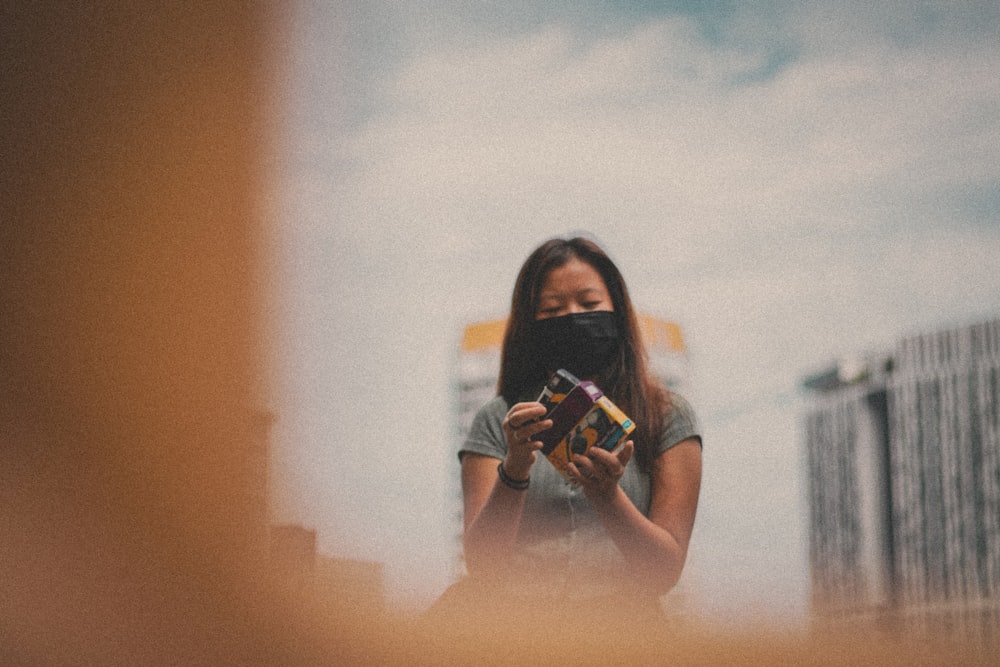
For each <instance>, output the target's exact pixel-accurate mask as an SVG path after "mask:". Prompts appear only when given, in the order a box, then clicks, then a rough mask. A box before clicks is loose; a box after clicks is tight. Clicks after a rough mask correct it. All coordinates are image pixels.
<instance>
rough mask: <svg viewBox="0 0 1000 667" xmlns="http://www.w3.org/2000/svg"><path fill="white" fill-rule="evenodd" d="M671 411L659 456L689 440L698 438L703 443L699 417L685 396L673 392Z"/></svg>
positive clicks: (661, 441) (658, 450) (661, 439)
mask: <svg viewBox="0 0 1000 667" xmlns="http://www.w3.org/2000/svg"><path fill="white" fill-rule="evenodd" d="M670 402H671V411H670V415H669V421H668V422H667V428H666V430H665V431H664V432H663V437H662V438H660V446H659V448H658V449H657V452H656V453H657V454H662V453H663V452H665V451H667V450H668V449H670V448H671V447H673V446H675V445H678V444H680V443H681V442H683V441H685V440H687V439H688V438H697V439H698V442H699V443H701V425H700V424H699V423H698V417H697V415H695V413H694V408H692V407H691V404H690V403H688V402H687V399H685V398H684V397H683V396H681V395H680V394H677V393H673V392H671V394H670Z"/></svg>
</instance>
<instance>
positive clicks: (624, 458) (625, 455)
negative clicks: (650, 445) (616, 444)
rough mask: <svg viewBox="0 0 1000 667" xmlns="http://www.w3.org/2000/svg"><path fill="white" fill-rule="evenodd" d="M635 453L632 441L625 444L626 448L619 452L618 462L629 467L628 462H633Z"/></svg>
mask: <svg viewBox="0 0 1000 667" xmlns="http://www.w3.org/2000/svg"><path fill="white" fill-rule="evenodd" d="M634 451H635V445H633V444H632V441H631V440H629V441H628V442H626V443H625V446H624V447H622V448H621V449H619V450H618V462H619V463H621V464H622V466H623V467H624V466H627V465H628V462H629V461H631V460H632V452H634Z"/></svg>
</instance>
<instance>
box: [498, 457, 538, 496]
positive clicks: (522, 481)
mask: <svg viewBox="0 0 1000 667" xmlns="http://www.w3.org/2000/svg"><path fill="white" fill-rule="evenodd" d="M497 475H498V476H499V478H500V482H501V483H503V485H504V486H507V487H509V488H511V489H514V490H515V491H525V490H527V488H528V483H529V482H530V481H531V480H530V479H529V478H528V477H527V476H525V477H514V476H512V475H511V474H510V473H508V472H507V470H506V469H505V468H504V463H503V461H501V462H500V463H498V464H497Z"/></svg>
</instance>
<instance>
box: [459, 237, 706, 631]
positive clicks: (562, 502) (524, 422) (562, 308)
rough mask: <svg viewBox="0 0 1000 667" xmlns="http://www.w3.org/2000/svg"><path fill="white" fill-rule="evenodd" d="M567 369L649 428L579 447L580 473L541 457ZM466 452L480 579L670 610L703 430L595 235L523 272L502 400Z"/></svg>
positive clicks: (516, 592) (525, 590) (526, 593)
mask: <svg viewBox="0 0 1000 667" xmlns="http://www.w3.org/2000/svg"><path fill="white" fill-rule="evenodd" d="M558 368H565V369H566V370H569V371H570V372H571V373H573V374H574V375H576V376H577V377H579V378H581V379H589V380H592V381H593V382H594V383H595V384H596V385H597V386H598V387H600V388H601V389H602V391H603V392H604V393H605V395H607V396H608V397H609V398H610V399H611V400H612V401H613V402H614V403H615V404H616V405H617V406H618V407H620V408H621V409H622V410H623V411H624V412H625V414H627V415H628V416H629V417H631V418H632V419H633V421H634V422H635V423H636V425H637V426H636V429H635V431H633V433H632V439H631V440H630V441H629V442H627V443H626V444H625V445H624V447H622V448H621V449H620V450H619V451H618V452H617V453H616V454H612V453H610V452H607V451H605V450H603V449H600V448H592V449H591V450H590V451H589V452H588V454H587V455H586V456H580V455H575V456H574V458H573V463H572V464H571V465H570V469H569V474H570V478H571V480H570V481H566V480H565V479H564V478H563V477H562V476H561V475H560V474H559V473H558V472H557V471H556V470H555V469H554V468H553V466H552V465H551V464H550V463H549V462H548V461H546V460H543V459H544V457H543V456H540V455H539V453H538V451H539V449H540V448H541V443H540V442H539V441H538V434H539V433H541V432H542V431H544V430H545V429H547V428H549V427H550V426H551V425H552V422H551V420H546V419H542V418H543V417H544V415H545V408H544V407H543V406H542V405H541V404H539V403H538V402H536V400H535V399H536V398H537V396H538V394H539V392H540V390H541V388H542V386H543V385H544V383H545V381H546V380H547V379H548V377H549V375H550V374H551V373H552V372H553V371H555V370H556V369H558ZM459 457H460V460H461V465H462V493H463V499H464V527H465V531H464V547H465V561H466V566H467V568H468V570H469V574H470V579H472V580H473V581H475V580H479V581H484V582H485V581H488V582H491V590H492V591H494V592H496V591H499V592H500V593H501V594H502V595H503V597H504V598H505V599H506V600H508V601H515V602H525V603H536V604H540V605H543V606H548V605H551V604H556V605H559V604H562V603H567V602H571V603H580V604H583V603H590V604H592V605H593V606H594V608H595V609H601V608H606V605H607V604H608V603H611V602H617V603H622V602H625V601H627V602H628V604H629V605H630V606H632V607H636V606H638V607H639V608H642V609H644V610H648V611H650V612H652V613H654V614H655V613H656V612H657V611H658V610H659V605H658V599H659V597H660V596H661V595H662V594H663V593H665V592H667V591H669V590H670V589H671V588H672V587H673V586H674V584H676V582H677V580H678V578H679V577H680V574H681V570H682V568H683V566H684V560H685V557H686V555H687V549H688V542H689V540H690V537H691V530H692V527H693V525H694V518H695V510H696V507H697V504H698V491H699V487H700V484H701V436H700V433H699V431H698V426H697V422H696V419H695V417H694V414H693V412H692V410H691V408H690V406H689V405H688V404H687V403H686V402H685V401H684V400H683V399H682V398H681V397H680V396H678V395H677V394H676V393H670V392H668V391H667V390H666V389H664V388H663V387H662V386H660V385H659V384H658V382H657V381H656V380H655V379H654V378H653V376H652V375H651V373H650V371H649V369H648V367H647V363H646V354H645V351H644V349H643V347H642V343H641V340H640V337H639V330H638V325H637V320H636V315H635V312H634V311H633V308H632V304H631V301H630V299H629V295H628V291H627V289H626V287H625V283H624V280H623V279H622V276H621V274H620V272H619V271H618V269H617V268H616V267H615V265H614V263H613V262H612V261H611V260H610V258H609V257H608V256H607V254H605V253H604V251H603V250H601V248H600V247H599V246H597V245H596V244H595V243H593V242H592V241H590V240H587V239H584V238H572V239H569V240H564V239H552V240H550V241H547V242H546V243H544V244H542V245H541V246H540V247H539V248H538V249H536V250H535V251H534V252H533V253H532V254H531V256H530V257H528V259H527V261H526V262H525V264H524V266H523V267H522V268H521V271H520V273H519V275H518V277H517V282H516V285H515V288H514V294H513V299H512V302H511V312H510V317H509V320H508V322H507V329H506V332H505V336H504V343H503V350H502V358H501V371H500V381H499V386H498V395H497V396H496V397H495V398H494V399H493V400H491V401H490V402H489V403H487V404H486V405H485V406H484V407H483V408H482V409H481V410H480V411H479V413H478V414H477V415H476V417H475V419H474V421H473V424H472V427H471V430H470V432H469V435H468V437H467V439H466V441H465V443H464V444H463V445H462V447H461V450H460V452H459Z"/></svg>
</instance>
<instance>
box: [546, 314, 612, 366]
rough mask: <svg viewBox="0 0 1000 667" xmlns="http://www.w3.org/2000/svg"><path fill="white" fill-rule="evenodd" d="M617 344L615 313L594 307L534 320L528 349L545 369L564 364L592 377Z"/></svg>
mask: <svg viewBox="0 0 1000 667" xmlns="http://www.w3.org/2000/svg"><path fill="white" fill-rule="evenodd" d="M619 345H620V335H619V332H618V324H617V322H616V321H615V314H614V313H612V312H610V311H604V310H595V311H589V312H585V313H570V314H569V315H561V316H559V317H548V318H545V319H544V320H535V321H534V322H533V323H532V326H531V350H532V353H533V354H534V355H535V359H536V361H537V362H538V363H539V364H541V365H542V366H544V367H545V370H547V371H555V370H558V369H560V368H565V369H566V370H568V371H569V372H570V373H572V374H573V375H576V376H577V377H579V378H588V377H593V376H594V375H596V374H597V373H599V372H600V371H602V370H604V368H605V367H606V366H607V365H608V363H610V362H611V360H612V359H613V358H614V355H615V353H616V352H617V351H618V347H619Z"/></svg>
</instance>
